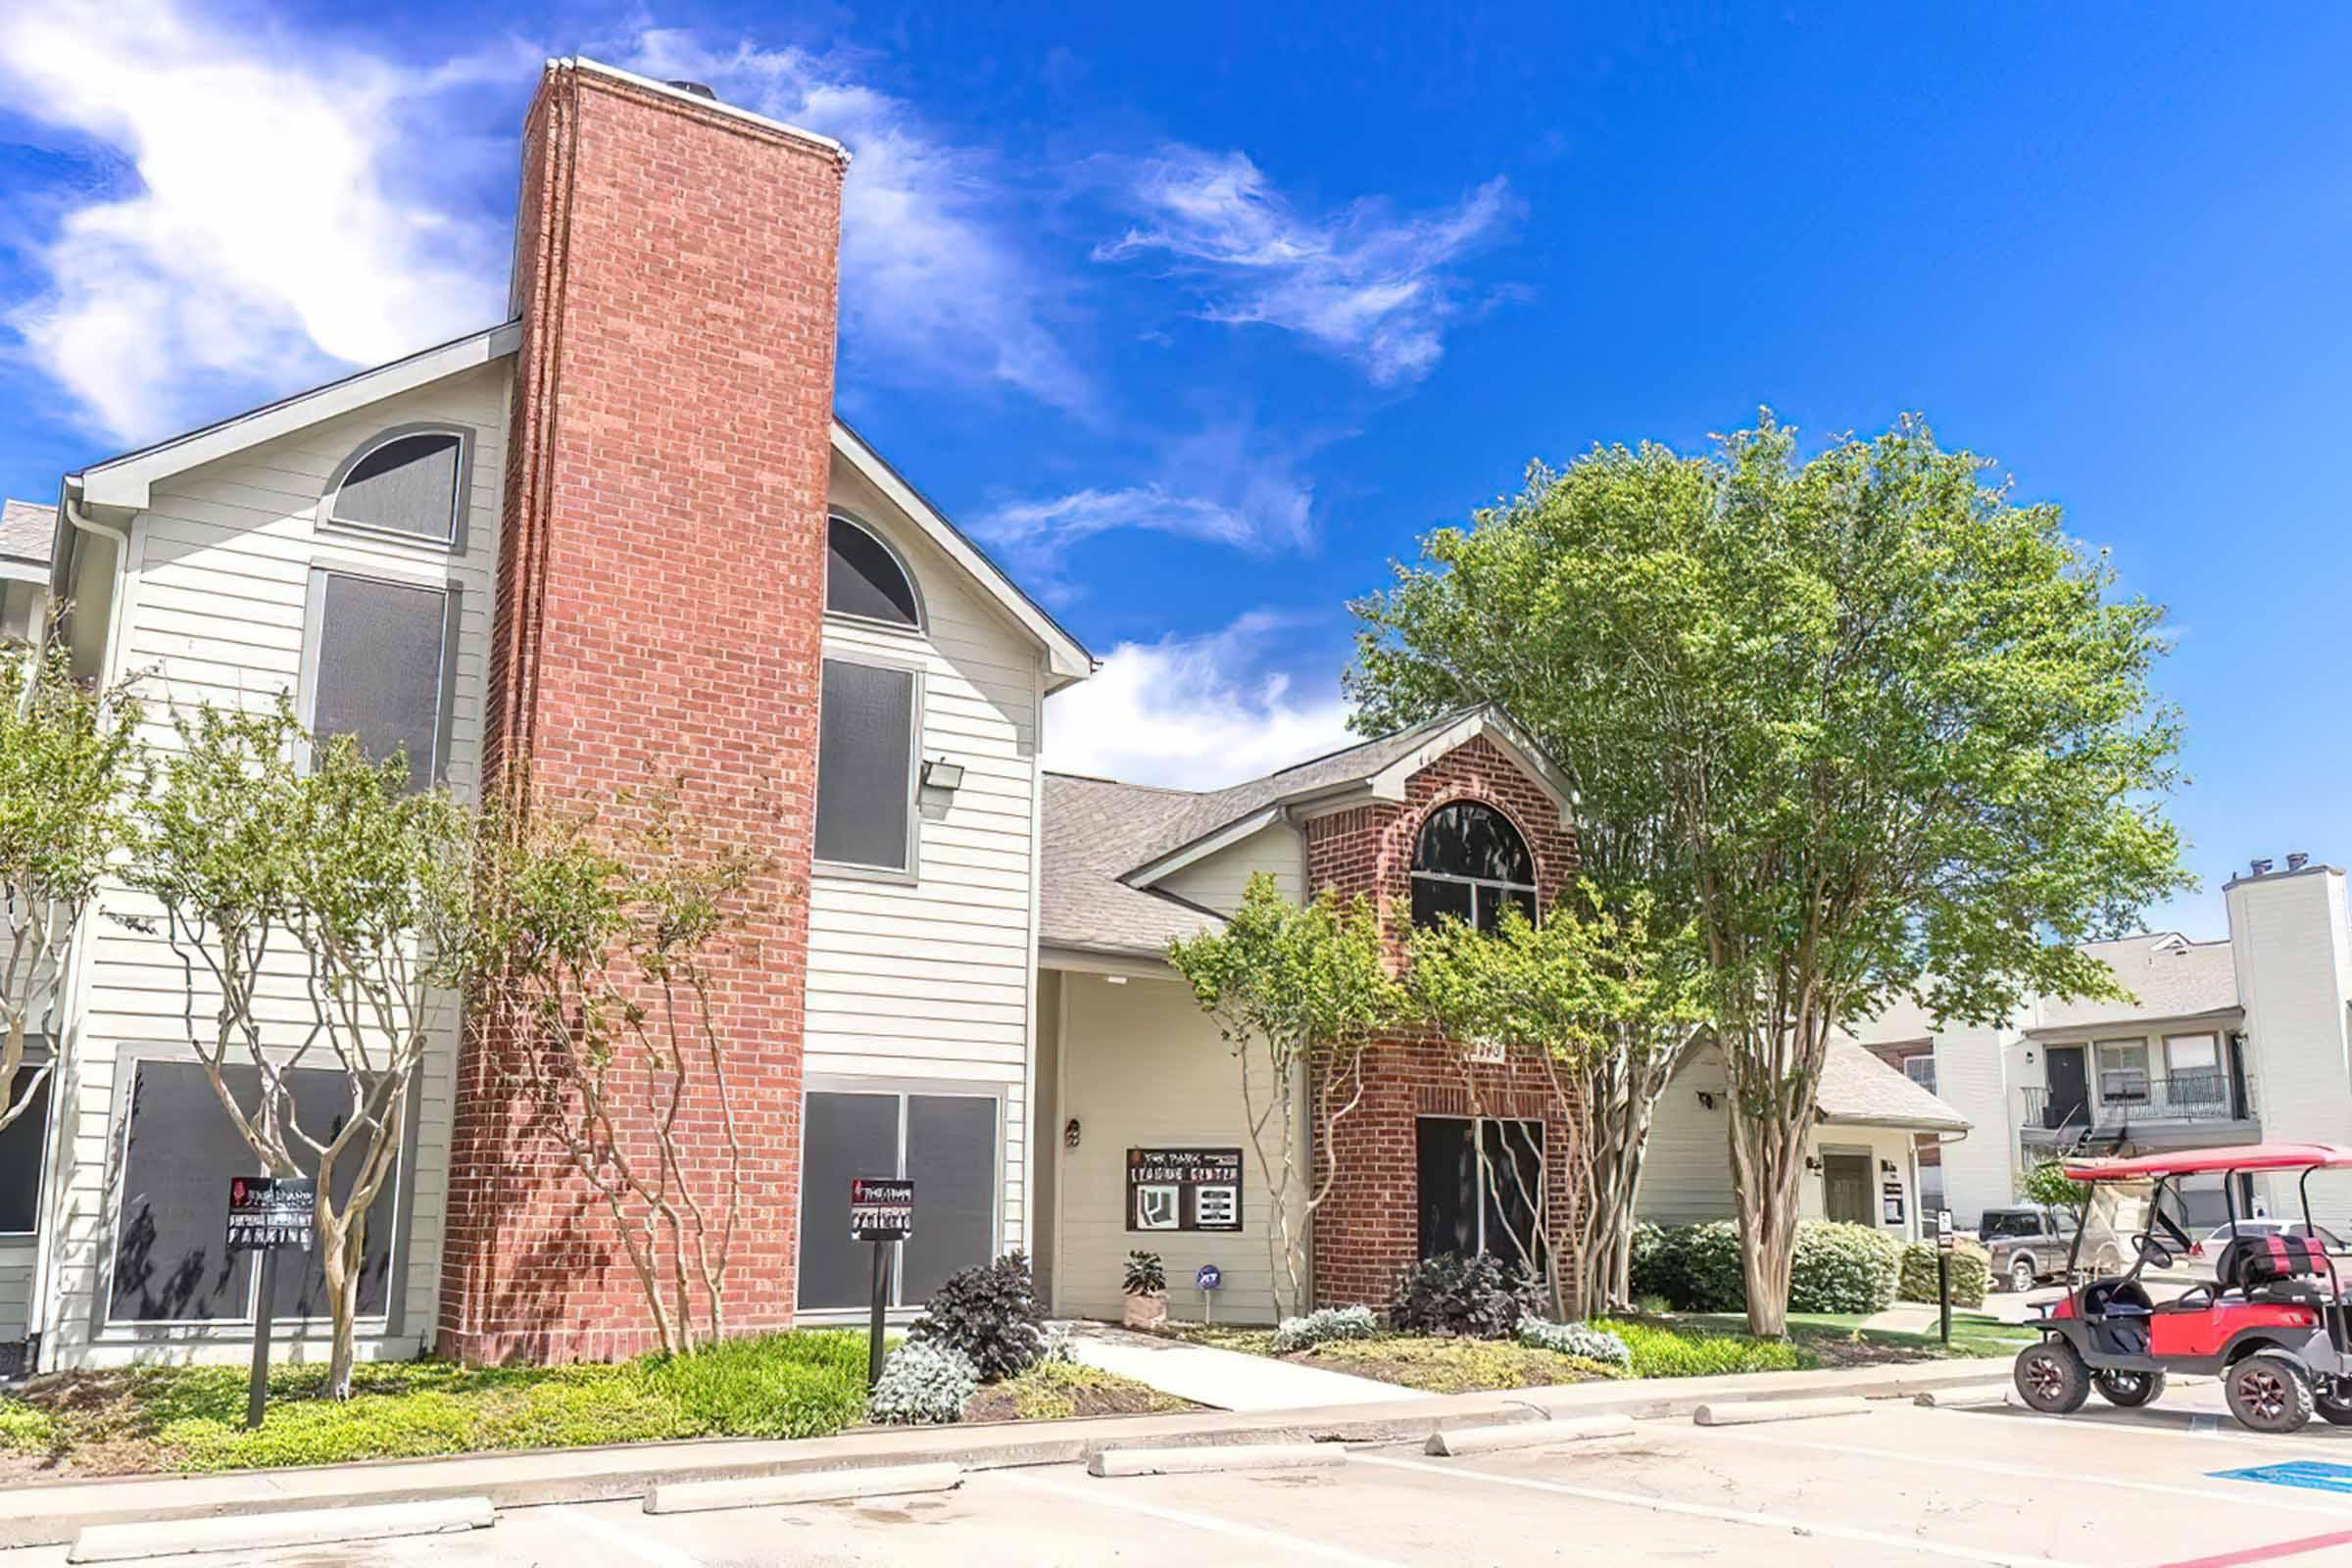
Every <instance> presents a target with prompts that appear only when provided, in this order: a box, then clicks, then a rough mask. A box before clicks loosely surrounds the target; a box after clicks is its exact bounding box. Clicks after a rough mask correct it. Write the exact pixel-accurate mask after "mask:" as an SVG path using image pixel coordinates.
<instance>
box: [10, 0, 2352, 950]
mask: <svg viewBox="0 0 2352 1568" xmlns="http://www.w3.org/2000/svg"><path fill="white" fill-rule="evenodd" d="M1366 9H1367V8H1364V7H1361V6H1355V5H1348V6H1335V7H1332V8H1330V9H1329V10H1327V11H1321V12H1318V11H1316V10H1314V9H1312V8H1304V7H1301V8H1277V7H1265V6H1249V7H1243V6H1230V7H1206V6H1203V7H1193V8H1185V9H1184V10H1182V11H1181V12H1179V11H1176V10H1165V9H1154V8H1132V7H1104V6H1101V5H1089V6H1085V7H1070V8H1056V7H1053V6H1046V5H1036V6H1030V7H1026V8H1003V7H993V6H992V7H971V8H967V9H962V10H948V9H946V8H941V7H936V6H927V7H889V6H861V7H858V8H856V9H851V8H847V7H823V6H810V7H796V8H790V9H780V8H771V7H763V6H757V5H732V6H685V5H681V6H662V7H660V8H658V9H651V10H649V9H646V8H644V7H638V6H631V7H613V8H599V7H596V6H577V5H566V6H563V7H554V6H543V5H515V6H502V5H501V4H499V3H498V0H476V3H470V4H466V5H457V4H449V3H441V0H428V3H420V4H411V5H406V6H402V5H397V4H394V5H385V6H379V7H370V8H368V11H367V13H366V16H365V19H364V20H363V21H360V22H355V21H353V20H352V13H351V12H350V10H349V8H346V7H342V6H307V7H306V6H278V7H270V8H256V7H250V6H223V5H214V4H209V3H205V0H117V3H113V4H108V5H105V6H81V5H73V4H64V3H59V0H19V3H18V4H16V5H14V6H12V7H10V8H9V9H8V11H7V12H6V14H5V15H0V105H4V106H6V107H0V211H5V212H6V213H7V214H8V216H9V221H8V223H7V225H6V227H5V230H0V408H4V409H5V410H6V416H7V417H5V418H0V490H4V491H5V492H6V493H8V494H11V495H16V496H22V497H27V498H32V499H39V500H47V499H50V498H51V497H52V496H53V495H54V493H55V490H56V480H57V475H58V474H59V473H60V472H61V471H62V470H64V469H66V468H69V467H73V466H78V465H79V464H81V463H83V462H86V461H88V460H89V459H91V458H93V457H97V456H102V455H104V454H106V453H108V452H110V451H114V450H118V449H120V448H122V447H124V446H127V445H131V444H135V443H136V442H138V441H140V440H144V439H148V438H151V437H154V436H157V435H161V434H166V433H169V432H171V431H172V430H174V429H178V428H183V427H185V426H186V425H188V424H192V423H195V422H200V421H201V420H203V419H205V418H208V417H217V416H218V415H221V414H223V413H227V412H231V411H233V410H235V409H237V408H241V407H245V406H248V405H250V404H252V403H255V402H259V401H263V400H266V399H267V398H270V397H272V396H276V395H279V394H281V393H283V392H286V391H289V390H292V389H295V388H298V387H300V386H303V385H307V384H310V383H312V382H315V381H317V380H320V379H323V378H325V377H327V376H330V375H333V374H335V373H338V372H339V371H340V370H342V369H344V368H348V367H349V366H351V365H353V364H358V363H369V362H372V361H374V360H379V359H383V358H388V357H391V356H392V355H395V354H398V353H400V352H403V351H405V350H406V349H409V348H412V347H416V346H417V345H418V344H420V343H423V342H429V341H433V340H435V339H437V338H440V337H445V336H449V335H453V334H454V333H456V332H459V331H464V330H466V329H469V328H471V327H473V326H476V325H479V324H482V323H483V322H486V321H487V320H488V319H491V318H492V317H493V316H494V315H496V314H497V312H498V309H499V306H500V303H501V300H502V295H503V277H504V271H505V266H506V253H507V245H508V222H509V210H510V206H511V203H512V200H513V185H514V178H515V126H516V124H517V123H518V122H519V119H520V115H521V112H522V108H523V106H524V103H525V101H526V100H527V97H528V94H529V91H530V88H531V85H532V83H533V81H534V79H535V77H536V73H537V69H538V63H539V62H540V61H541V60H542V59H544V58H545V57H547V56H548V55H551V54H563V53H571V52H575V51H576V52H583V53H588V54H592V55H595V56H597V57H599V58H603V59H608V60H613V61H614V62H616V63H620V64H628V65H636V66H639V67H642V68H644V69H648V70H651V71H656V72H659V73H662V74H664V75H695V76H699V77H702V78H703V79H706V80H709V81H711V83H712V84H713V85H715V86H716V87H717V88H718V89H719V90H720V92H721V93H722V95H724V96H727V97H729V98H731V99H734V100H736V101H738V102H743V103H746V104H750V105H753V106H756V107H760V108H764V109H766V110H768V111H769V112H771V113H776V114H779V115H781V116H782V117H783V118H787V119H791V120H794V121H796V122H798V123H804V124H808V125H809V126H811V127H813V128H816V129H819V130H824V131H828V132H831V133H833V134H835V135H838V136H840V137H841V138H842V139H844V140H845V141H847V142H849V143H850V145H851V146H852V148H853V150H854V151H855V152H856V154H857V160H856V163H855V164H854V166H853V170H852V173H851V177H850V191H849V195H848V205H847V212H846V237H845V251H844V258H843V277H844V283H843V287H844V323H843V339H844V341H843V360H842V379H841V394H840V396H841V405H842V408H843V411H844V413H845V414H846V415H847V416H848V417H850V418H851V419H852V420H853V421H855V422H856V423H857V424H858V426H859V427H860V428H861V429H862V430H863V431H864V432H865V433H866V434H867V435H868V436H869V437H870V438H872V439H873V440H874V441H875V442H876V443H877V444H878V445H879V446H881V448H882V449H883V450H884V451H886V452H888V453H889V454H890V455H891V456H892V458H893V460H894V461H896V462H897V463H898V464H900V465H901V466H903V467H905V468H906V469H907V471H908V472H909V473H910V474H912V475H913V476H914V477H915V478H916V480H917V481H918V482H919V483H921V484H922V485H923V486H924V487H925V489H926V490H928V491H929V492H930V493H931V494H932V495H933V496H934V497H936V498H937V499H938V500H939V501H940V502H941V503H942V504H943V505H945V506H946V507H947V509H948V510H949V511H950V513H951V514H952V515H955V516H956V518H957V519H958V520H959V521H961V522H962V523H963V524H964V525H965V526H966V527H968V528H970V529H972V530H974V531H976V532H979V533H981V534H982V535H984V536H985V537H987V538H988V539H989V540H990V541H991V542H992V544H993V546H994V548H996V549H997V550H998V551H999V553H1000V554H1001V555H1002V556H1003V557H1004V558H1005V560H1006V561H1007V562H1008V563H1009V564H1012V565H1013V566H1014V568H1015V570H1016V571H1017V573H1018V574H1019V575H1020V576H1021V577H1022V578H1023V580H1024V581H1026V582H1028V583H1030V584H1031V585H1032V586H1033V587H1034V588H1035V589H1036V590H1037V591H1038V592H1039V593H1040V594H1041V596H1043V597H1045V598H1047V599H1048V600H1049V601H1050V602H1052V603H1053V604H1054V608H1055V609H1056V611H1057V612H1058V613H1060V614H1061V615H1062V616H1063V617H1064V618H1065V619H1066V620H1067V621H1068V622H1069V623H1070V624H1071V625H1073V626H1074V627H1075V628H1076V629H1077V630H1078V632H1079V633H1080V634H1081V635H1082V636H1084V637H1085V638H1086V639H1087V640H1088V642H1089V643H1090V644H1091V645H1092V646H1093V647H1094V648H1095V649H1096V651H1097V652H1098V653H1099V654H1101V655H1104V656H1107V658H1108V664H1107V666H1106V668H1105V670H1104V672H1103V675H1101V676H1099V677H1098V678H1097V680H1096V681H1094V682H1091V683H1089V685H1088V686H1087V687H1083V688H1080V690H1079V691H1078V692H1077V693H1075V694H1073V695H1072V696H1071V697H1068V698H1065V699H1061V700H1058V701H1057V703H1056V711H1055V712H1054V714H1053V715H1052V717H1051V718H1050V724H1049V730H1050V745H1051V748H1052V754H1053V757H1054V760H1055V761H1056V762H1058V763H1060V764H1062V765H1069V766H1075V767H1080V768H1086V769H1090V770H1098V771H1109V772H1115V773H1119V774H1122V775H1125V776H1130V777H1151V778H1158V779H1163V780H1166V781H1170V782H1178V783H1199V784H1205V783H1215V782H1219V781H1221V780H1223V779H1226V778H1230V777H1233V776H1236V775H1240V774H1246V773H1250V772H1254V771H1257V770H1259V769H1261V768H1263V767H1268V766H1273V765H1278V764H1279V763H1281V762H1283V761H1286V760H1292V759H1294V758H1296V757H1299V756H1304V755H1308V754H1311V753H1313V752H1316V751H1319V750H1321V749H1323V748H1324V747H1326V746H1327V745H1328V744H1330V743H1331V741H1332V740H1333V739H1334V738H1335V737H1336V736H1337V735H1338V733H1339V731H1340V726H1341V721H1342V716H1343V715H1342V712H1341V709H1340V706H1339V698H1338V691H1337V677H1338V672H1339V669H1340V668H1341V666H1342V665H1343V663H1344V662H1345V659H1346V654H1347V637H1348V615H1347V613H1346V610H1345V601H1346V599H1347V598H1348V596H1350V595H1352V594H1355V593H1359V592H1361V591H1363V590H1364V589H1366V588H1368V587H1371V586H1374V585H1376V584H1377V583H1378V582H1379V581H1380V580H1381V579H1382V577H1383V575H1384V573H1385V569H1386V563H1387V562H1388V561H1389V560H1391V559H1392V558H1394V557H1396V556H1398V555H1400V554H1406V553H1409V552H1410V551H1411V549H1412V544H1413V540H1414V538H1415V537H1416V536H1417V535H1418V534H1419V533H1421V532H1423V531H1425V530H1427V529H1428V528H1430V527H1431V526H1433V525H1436V524H1438V523H1441V522H1446V521H1452V520H1458V519H1460V518H1461V517H1463V516H1464V515H1465V514H1466V513H1467V512H1468V511H1469V510H1470V509H1471V508H1472V507H1474V506H1477V505H1479V504H1481V503H1483V502H1485V501H1488V500H1491V499H1492V498H1494V497H1495V496H1496V495H1498V494H1501V493H1503V492H1506V491H1509V490H1512V489H1515V488H1516V486H1517V483H1518V478H1519V475H1520V472H1521V469H1522V467H1523V466H1524V465H1525V464H1526V463H1527V462H1528V460H1529V459H1531V458H1536V457H1543V458H1547V459H1552V460H1562V459H1566V458H1568V457H1572V456H1573V455H1574V454H1576V453H1577V452H1579V451H1581V450H1583V449H1584V448H1586V447H1588V446H1590V445H1591V444H1592V443H1593V442H1595V441H1634V440H1640V439H1643V438H1649V439H1655V440H1661V441H1665V442H1669V443H1672V444H1674V445H1677V446H1681V447H1685V448H1693V447H1696V446H1699V445H1701V444H1703V442H1704V441H1705V439H1706V436H1707V434H1708V432H1710V431H1715V430H1724V429H1729V428H1734V427H1736V426H1738V425H1740V424H1741V423H1743V422H1745V421H1746V420H1748V419H1749V418H1750V417H1752V416H1753V413H1754V411H1755V409H1756V407H1757V406H1758V405H1760V404H1769V405H1771V406H1772V407H1773V408H1774V409H1775V410H1777V411H1778V412H1779V413H1780V415H1781V416H1782V417H1784V418H1786V419H1788V420H1789V421H1791V422H1794V423H1796V424H1797V425H1799V426H1800V427H1802V428H1803V429H1805V430H1806V431H1809V432H1812V433H1813V434H1815V435H1816V436H1820V435H1824V434H1828V433H1832V432H1838V431H1843V430H1849V429H1851V430H1861V431H1872V430H1876V429H1879V428H1882V427H1884V426H1885V425H1886V424H1887V422H1889V421H1890V420H1891V419H1892V418H1893V417H1894V416H1895V415H1897V414H1898V413H1900V412H1902V411H1905V410H1918V411H1921V412H1924V413H1925V414H1926V415H1927V416H1928V417H1930V419H1931V420H1932V421H1933V422H1934V423H1935V425H1936V429H1937V431H1938V433H1939V434H1940V435H1941V436H1942V438H1943V439H1944V440H1945V441H1946V442H1947V443H1950V444H1955V445H1965V446H1968V447H1970V448H1972V449H1974V450H1977V451H1979V452H1982V453H1985V454H1986V455H1988V456H1991V457H1993V458H1996V459H1997V460H1999V463H2000V464H2001V466H2002V467H2003V469H2004V470H2005V471H2007V472H2008V473H2010V474H2013V475H2014V476H2015V480H2016V485H2017V490H2018V493H2019V494H2020V495H2021V496H2025V497H2031V498H2047V499H2052V500H2056V501H2058V502H2060V503H2062V504H2063V505H2064V506H2065V507H2066V509H2067V512H2068V515H2069V519H2070V525H2071V526H2072V528H2073V529H2074V530H2075V531H2076V532H2077V533H2079V534H2080V535H2081V536H2082V537H2083V538H2085V539H2087V540H2090V541H2093V542H2095V543H2097V544H2100V545H2103V546H2105V547H2108V548H2110V549H2111V550H2112V551H2113V552H2114V557H2115V560H2116V563H2117V564H2118V565H2119V567H2120V568H2121V570H2122V572H2123V575H2124V580H2125V582H2126V585H2127V586H2128V587H2129V588H2130V589H2131V590H2132V591H2135V592H2140V593H2144V594H2147V595H2148V596H2150V597H2152V598H2154V599H2157V600H2160V601H2162V602H2164V603H2166V604H2167V605H2169V606H2170V607H2171V609H2172V614H2173V620H2174V623H2175V630H2176V632H2177V634H2178V636H2179V639H2180V643H2179V650H2178V652H2177V653H2176V655H2175V656H2174V657H2173V659H2172V660H2171V661H2170V662H2169V663H2168V665H2167V667H2166V668H2165V670H2164V672H2163V684H2164V688H2165V691H2166V693H2167V695H2168V696H2170V697H2171V698H2172V699H2173V700H2175V701H2176V702H2178V703H2179V704H2180V706H2181V707H2182V708H2183V709H2184V710H2185V711H2186V715H2187V720H2188V727H2189V741H2188V752H2187V757H2186V763H2187V766H2188V770H2189V772H2190V774H2191V777H2192V783H2191V784H2190V786H2189V787H2188V788H2187V789H2186V790H2185V791H2184V792H2183V793H2182V795H2181V796H2180V800H2179V802H2178V803H2177V806H2176V814H2177V816H2178V818H2179V820H2180V822H2181V824H2182V825H2183V827H2184V828H2185V830H2186V831H2187V833H2188V835H2189V837H2190V838H2191V839H2192V841H2193V850H2192V864H2193V866H2194V867H2195V869H2197V870H2198V871H2199V872H2200V873H2201V874H2202V875H2203V876H2204V877H2205V878H2206V880H2207V884H2208V888H2207V891H2206V892H2205V893H2203V894H2201V895H2196V896H2192V897H2190V898H2188V899H2186V900H2184V901H2182V902H2181V903H2180V905H2179V906H2177V907H2174V908H2172V909H2169V910H2165V911H2159V913H2158V919H2159V921H2160V922H2162V923H2177V924H2180V925H2183V926H2185V927H2186V928H2188V929H2190V930H2191V931H2193V932H2196V933H2199V934H2216V933H2218V931H2219V929H2220V927H2221V923H2222V922H2221V912H2220V901H2219V898H2218V894H2217V893H2216V891H2215V889H2217V888H2218V885H2219V883H2220V881H2221V880H2223V879H2224V878H2226V876H2227V875H2228V873H2229V868H2230V867H2231V866H2233V865H2242V863H2243V862H2244V861H2245V860H2246V859H2247V858H2249V857H2251V856H2254V855H2283V853H2284V852H2285V851H2287V850H2290V849H2306V850H2310V851H2312V852H2314V853H2315V854H2316V855H2318V856H2319V857H2321V858H2329V859H2333V860H2336V861H2338V862H2339V863H2340V862H2342V861H2343V860H2345V859H2346V858H2352V807H2348V806H2347V805H2346V799H2347V797H2346V792H2345V791H2344V790H2343V789H2342V787H2341V785H2340V783H2339V781H2340V780H2341V779H2342V778H2344V777H2345V776H2346V774H2347V772H2352V741H2347V739H2346V738H2345V735H2344V731H2343V726H2342V724H2341V722H2340V711H2341V709H2340V704H2339V702H2338V701H2337V700H2336V699H2337V691H2338V687H2339V685H2340V679H2339V676H2338V674H2337V670H2338V666H2339V663H2340V658H2339V655H2338V653H2337V648H2338V645H2339V643H2341V641H2342V640H2343V633H2342V632H2341V630H2340V629H2339V622H2340V618H2341V607H2343V606H2344V605H2345V604H2346V603H2347V602H2348V601H2352V565H2348V564H2347V563H2348V560H2352V557H2348V554H2347V551H2346V549H2345V547H2344V545H2343V543H2342V539H2343V534H2344V531H2345V527H2344V525H2345V523H2346V521H2347V518H2346V515H2345V514H2346V507H2345V504H2344V501H2343V499H2342V498H2343V494H2344V488H2343V484H2342V481H2341V478H2340V474H2341V473H2342V470H2343V460H2342V458H2341V456H2340V451H2341V448H2342V446H2343V445H2344V442H2343V437H2342V436H2341V434H2340V427H2339V423H2338V419H2339V410H2340V406H2341V404H2342V403H2343V401H2344V400H2343V396H2342V394H2343V392H2344V390H2345V388H2346V385H2347V372H2346V369H2345V367H2346V364H2347V362H2348V361H2352V354H2348V351H2352V330H2348V326H2347V320H2346V305H2345V292H2344V283H2343V280H2344V278H2345V277H2346V276H2347V275H2352V266H2348V264H2352V255H2348V254H2347V253H2348V252H2352V160H2347V159H2346V158H2345V157H2344V156H2343V149H2344V148H2345V147H2346V146H2347V145H2352V96H2348V95H2347V94H2345V92H2344V91H2343V90H2342V84H2341V80H2340V75H2341V62H2342V61H2343V60H2344V59H2345V58H2347V57H2348V56H2352V17H2328V16H2326V15H2324V14H2323V13H2322V12H2320V11H2319V10H2317V9H2312V10H2305V11H2302V12H2299V13H2278V17H2279V18H2280V19H2282V20H2281V22H2280V25H2278V26H2275V27H2272V28H2269V29H2263V28H2259V27H2254V26H2249V25H2245V24H2244V19H2243V18H2234V17H2229V16H2227V15H2224V14H2222V13H2219V12H2212V11H2202V12H2198V11H2191V10H2190V9H2188V8H2172V9H2165V8H2140V9H2126V8H2121V7H2106V6H2080V7H2069V8H2063V12H2062V13H2061V11H2060V10H2059V9H2058V8H2027V7H2004V6H1997V5H1985V6H1969V7H1959V6H1949V7H1901V8H1898V7H1887V6H1879V5H1857V6H1850V7H1838V6H1817V5H1807V4H1796V5H1783V6H1779V7H1774V8H1770V9H1766V8H1762V7H1747V6H1735V5H1725V6H1707V7H1695V6H1694V7H1688V8H1676V9H1671V10H1668V9H1663V8H1625V9H1622V10H1611V9H1607V8H1602V7H1594V6H1586V7H1576V8H1568V7H1541V8H1535V7H1531V8H1527V9H1525V10H1511V9H1497V8H1475V7H1473V8H1458V9H1456V10H1454V11H1452V12H1450V13H1447V14H1446V15H1444V16H1443V17H1442V18H1437V19H1436V20H1433V17H1434V15H1435V14H1433V13H1432V12H1430V11H1429V10H1428V8H1425V7H1397V8H1395V9H1394V11H1393V12H1391V13H1389V14H1387V15H1385V16H1372V15H1367V14H1366Z"/></svg>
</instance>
